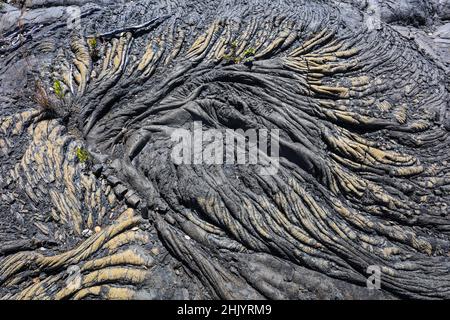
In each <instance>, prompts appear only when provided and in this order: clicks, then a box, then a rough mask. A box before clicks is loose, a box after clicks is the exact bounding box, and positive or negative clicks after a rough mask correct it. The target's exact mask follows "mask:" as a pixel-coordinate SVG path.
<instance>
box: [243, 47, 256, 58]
mask: <svg viewBox="0 0 450 320" xmlns="http://www.w3.org/2000/svg"><path fill="white" fill-rule="evenodd" d="M255 52H256V50H255V48H247V49H245V51H244V53H243V56H244V58H248V57H253V56H254V55H255Z"/></svg>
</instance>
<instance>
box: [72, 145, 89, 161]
mask: <svg viewBox="0 0 450 320" xmlns="http://www.w3.org/2000/svg"><path fill="white" fill-rule="evenodd" d="M75 154H76V156H77V159H78V161H79V162H80V163H85V162H86V161H88V160H89V152H88V151H87V150H86V149H84V148H82V147H77V149H76V150H75Z"/></svg>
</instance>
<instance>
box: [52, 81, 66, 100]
mask: <svg viewBox="0 0 450 320" xmlns="http://www.w3.org/2000/svg"><path fill="white" fill-rule="evenodd" d="M53 91H54V92H55V95H56V96H57V97H58V98H60V99H62V98H64V90H63V87H62V84H61V81H59V80H55V81H54V82H53Z"/></svg>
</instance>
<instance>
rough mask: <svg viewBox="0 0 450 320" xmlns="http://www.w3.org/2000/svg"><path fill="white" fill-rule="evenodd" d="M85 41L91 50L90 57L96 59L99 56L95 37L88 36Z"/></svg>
mask: <svg viewBox="0 0 450 320" xmlns="http://www.w3.org/2000/svg"><path fill="white" fill-rule="evenodd" d="M87 43H88V46H89V50H90V52H91V57H92V59H94V60H97V59H98V58H99V57H100V51H99V49H98V41H97V38H89V39H88V41H87Z"/></svg>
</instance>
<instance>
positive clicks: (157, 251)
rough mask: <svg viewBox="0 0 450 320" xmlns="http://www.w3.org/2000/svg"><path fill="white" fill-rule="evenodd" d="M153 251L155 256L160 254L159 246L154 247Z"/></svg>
mask: <svg viewBox="0 0 450 320" xmlns="http://www.w3.org/2000/svg"><path fill="white" fill-rule="evenodd" d="M151 251H152V253H153V254H154V255H155V256H157V255H158V254H159V249H158V248H157V247H153V248H152V250H151Z"/></svg>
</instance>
